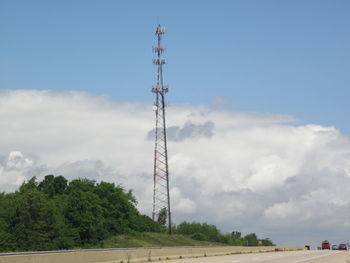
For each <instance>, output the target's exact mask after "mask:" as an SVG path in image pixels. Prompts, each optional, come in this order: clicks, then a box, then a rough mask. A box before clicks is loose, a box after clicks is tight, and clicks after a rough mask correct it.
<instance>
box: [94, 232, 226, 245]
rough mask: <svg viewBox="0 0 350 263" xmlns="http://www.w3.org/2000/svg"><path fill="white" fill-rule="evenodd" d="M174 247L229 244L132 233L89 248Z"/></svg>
mask: <svg viewBox="0 0 350 263" xmlns="http://www.w3.org/2000/svg"><path fill="white" fill-rule="evenodd" d="M173 246H227V244H223V243H217V242H210V241H198V240H194V239H191V238H190V237H189V236H185V235H176V234H174V235H167V234H161V233H132V234H127V235H117V236H113V237H111V238H108V239H105V240H103V241H101V242H100V243H99V245H97V246H92V247H89V248H130V247H173Z"/></svg>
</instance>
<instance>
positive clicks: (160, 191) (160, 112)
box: [152, 25, 172, 234]
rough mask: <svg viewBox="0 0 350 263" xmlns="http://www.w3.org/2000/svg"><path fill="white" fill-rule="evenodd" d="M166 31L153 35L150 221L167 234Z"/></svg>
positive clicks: (158, 31) (169, 222) (159, 29)
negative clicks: (154, 77) (164, 228)
mask: <svg viewBox="0 0 350 263" xmlns="http://www.w3.org/2000/svg"><path fill="white" fill-rule="evenodd" d="M165 33H166V30H165V28H164V27H162V26H161V25H158V26H157V28H156V30H155V34H156V36H157V46H156V47H154V48H153V51H154V52H155V53H156V58H154V59H153V63H154V64H155V65H156V66H157V84H156V85H155V86H153V87H152V92H153V93H155V95H156V100H155V102H154V106H153V109H154V111H155V114H156V128H155V148H154V171H153V180H154V188H153V211H152V219H153V220H154V221H158V222H159V223H162V224H165V223H167V224H168V233H169V234H171V233H172V229H171V211H170V195H169V169H168V149H167V137H166V124H165V102H164V97H165V94H166V93H167V92H168V87H166V86H164V83H163V65H164V64H165V59H164V58H162V55H163V53H164V52H165V48H163V47H162V45H161V42H162V36H163V35H164V34H165Z"/></svg>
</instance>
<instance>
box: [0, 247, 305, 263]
mask: <svg viewBox="0 0 350 263" xmlns="http://www.w3.org/2000/svg"><path fill="white" fill-rule="evenodd" d="M303 249H304V248H303V247H238V246H223V247H222V246H220V247H219V246H200V247H187V246H185V247H141V248H104V249H79V250H58V251H34V252H15V253H0V263H62V262H64V263H97V262H98V263H102V262H105V263H119V262H124V263H133V262H151V261H160V260H167V259H179V258H191V257H205V256H219V255H233V254H241V253H258V252H272V251H291V250H303Z"/></svg>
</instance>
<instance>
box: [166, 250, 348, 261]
mask: <svg viewBox="0 0 350 263" xmlns="http://www.w3.org/2000/svg"><path fill="white" fill-rule="evenodd" d="M161 262H164V263H165V262H167V263H259V262H264V263H304V262H305V263H350V251H332V250H331V251H328V250H327V251H325V250H310V251H307V250H303V251H288V252H269V253H254V254H237V255H229V256H217V257H201V258H191V259H178V260H177V259H176V260H167V261H161Z"/></svg>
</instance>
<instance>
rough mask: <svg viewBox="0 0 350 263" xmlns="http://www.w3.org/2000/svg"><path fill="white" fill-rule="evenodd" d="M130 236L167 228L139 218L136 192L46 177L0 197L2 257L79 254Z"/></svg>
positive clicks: (108, 184)
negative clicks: (76, 250) (30, 253)
mask: <svg viewBox="0 0 350 263" xmlns="http://www.w3.org/2000/svg"><path fill="white" fill-rule="evenodd" d="M130 231H137V232H163V231H165V228H164V226H162V225H160V224H158V223H156V222H154V221H153V220H151V219H150V218H149V217H148V216H145V215H141V214H140V213H139V212H138V210H137V208H136V199H135V197H134V196H133V194H132V192H131V191H128V192H126V191H125V190H124V189H123V188H122V187H121V186H116V185H115V184H113V183H107V182H100V183H96V182H95V181H92V180H88V179H76V180H72V181H71V182H69V183H68V181H67V179H65V178H64V177H63V176H57V177H55V176H53V175H47V176H45V178H44V179H43V180H42V181H41V182H37V180H36V178H35V177H33V178H32V179H30V180H29V181H28V182H24V183H23V184H22V185H21V186H20V188H19V190H18V191H16V192H14V193H0V251H28V250H29V251H31V250H57V249H69V248H79V247H84V246H86V245H94V244H97V243H98V242H99V241H101V240H103V239H106V238H108V237H110V236H112V235H118V234H126V233H128V232H130Z"/></svg>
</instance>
